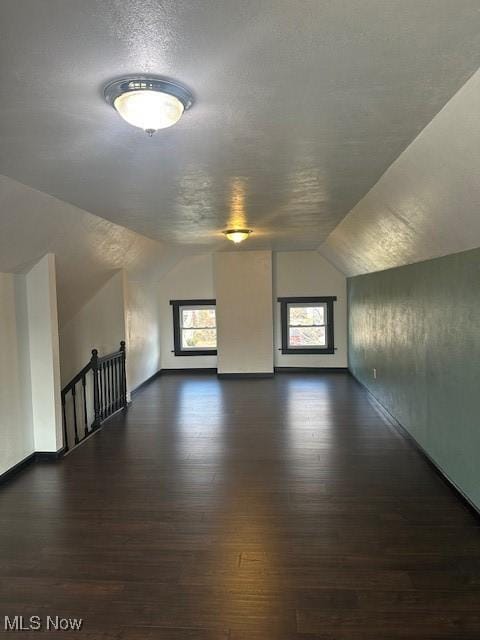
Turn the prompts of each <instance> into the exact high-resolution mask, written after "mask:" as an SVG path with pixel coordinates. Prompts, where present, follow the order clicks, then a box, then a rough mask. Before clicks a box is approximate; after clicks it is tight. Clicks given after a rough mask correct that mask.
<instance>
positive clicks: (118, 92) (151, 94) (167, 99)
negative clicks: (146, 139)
mask: <svg viewBox="0 0 480 640" xmlns="http://www.w3.org/2000/svg"><path fill="white" fill-rule="evenodd" d="M103 95H104V96H105V100H106V101H107V102H108V104H109V105H111V106H112V107H113V108H114V109H115V110H116V111H117V112H118V113H119V114H120V116H121V117H122V118H123V119H124V120H126V121H127V122H128V123H129V124H131V125H133V126H134V127H138V128H139V129H143V130H144V131H145V132H146V133H148V135H149V136H153V134H154V133H155V131H157V129H165V128H166V127H171V126H172V125H173V124H175V123H176V122H178V121H179V120H180V118H181V117H182V115H183V112H184V111H186V110H187V109H190V107H191V106H192V104H193V96H192V94H191V93H190V91H188V89H186V88H185V87H182V86H181V85H180V84H177V83H176V82H171V81H170V80H163V79H162V78H157V77H154V76H136V77H128V78H120V79H118V80H113V81H112V82H110V83H109V84H107V86H106V87H105V89H104V92H103Z"/></svg>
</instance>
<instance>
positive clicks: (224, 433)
mask: <svg viewBox="0 0 480 640" xmlns="http://www.w3.org/2000/svg"><path fill="white" fill-rule="evenodd" d="M0 514H1V523H0V577H1V582H0V629H1V627H2V626H3V616H4V615H9V616H14V615H24V616H30V615H39V616H46V615H59V616H64V617H79V618H83V620H84V622H83V629H82V631H81V632H80V633H78V632H77V633H75V632H70V633H61V632H51V633H49V634H45V635H44V636H43V637H49V638H50V637H51V638H58V639H59V638H61V637H68V638H71V637H72V636H77V637H79V638H83V639H84V640H93V639H95V640H157V639H161V640H220V639H222V640H300V639H304V640H320V639H321V640H396V639H400V638H401V639H407V638H408V639H415V640H444V639H447V638H448V639H452V640H478V638H480V527H479V520H478V519H476V518H475V517H474V516H473V515H472V514H471V513H470V512H469V511H468V510H467V509H466V508H465V507H464V505H463V504H462V503H461V502H460V501H459V500H458V499H457V498H456V496H455V495H454V494H453V492H452V491H451V490H450V489H449V488H448V487H447V486H446V485H445V484H444V483H443V481H442V480H441V479H440V478H439V477H438V476H437V475H436V474H435V472H434V471H433V470H432V469H431V467H430V466H429V465H428V464H427V463H426V462H425V461H424V460H423V459H422V458H421V457H420V455H419V454H418V453H417V452H416V451H415V450H414V449H413V448H412V447H411V445H410V444H409V443H408V442H407V441H406V440H405V439H403V438H402V436H400V435H399V434H398V433H397V432H396V430H395V429H394V428H393V427H391V426H390V425H389V424H388V423H386V422H385V420H384V419H383V418H382V416H381V415H379V414H378V413H377V411H376V409H375V407H374V406H373V405H372V404H371V403H370V401H369V399H368V396H367V394H366V392H365V391H364V390H363V389H362V388H361V387H360V386H359V385H357V383H356V382H355V381H354V380H353V379H352V378H350V377H349V376H348V375H347V374H322V375H318V374H317V375H313V374H282V375H277V376H276V377H275V378H274V379H270V380H222V381H219V380H217V378H216V377H215V376H214V375H211V374H205V375H168V376H163V377H160V378H158V379H157V380H155V381H154V382H152V383H151V384H150V385H149V386H147V387H145V388H144V389H143V390H142V391H140V392H139V393H138V394H137V395H136V396H135V397H134V402H133V404H132V406H131V408H130V409H129V411H128V413H127V415H126V417H123V416H119V417H116V418H114V419H113V420H112V421H111V422H110V423H108V424H107V425H105V427H104V429H103V430H102V431H101V432H100V433H99V434H98V435H96V436H95V437H93V438H91V439H90V440H88V441H87V442H86V443H85V444H84V445H83V446H82V447H81V448H79V449H78V450H76V451H75V452H73V453H72V454H71V455H69V456H68V457H66V458H65V459H64V460H62V461H61V462H59V463H57V464H36V465H33V466H31V467H29V468H27V469H26V470H24V471H22V472H21V473H20V474H19V475H17V476H16V477H15V478H14V479H12V480H11V481H10V482H8V483H7V484H6V485H4V486H3V487H1V488H0ZM0 637H2V638H3V637H5V638H9V637H12V638H17V639H18V638H22V640H30V639H33V638H39V637H42V636H41V635H40V634H39V633H33V632H31V633H29V632H22V633H19V632H12V631H10V632H6V633H3V635H2V633H0Z"/></svg>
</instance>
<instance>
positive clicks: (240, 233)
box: [223, 229, 252, 244]
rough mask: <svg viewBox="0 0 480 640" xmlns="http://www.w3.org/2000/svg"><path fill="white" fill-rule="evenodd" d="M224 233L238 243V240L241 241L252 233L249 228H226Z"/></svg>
mask: <svg viewBox="0 0 480 640" xmlns="http://www.w3.org/2000/svg"><path fill="white" fill-rule="evenodd" d="M223 233H224V235H225V236H226V237H227V238H228V239H229V240H231V241H232V242H234V243H235V244H238V243H239V242H243V241H244V240H246V239H247V238H248V236H249V235H250V234H251V233H252V230H251V229H227V230H226V231H224V232H223Z"/></svg>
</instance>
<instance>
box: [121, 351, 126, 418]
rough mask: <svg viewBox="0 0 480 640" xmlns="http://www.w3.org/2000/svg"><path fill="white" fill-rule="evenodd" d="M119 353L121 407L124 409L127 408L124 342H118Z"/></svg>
mask: <svg viewBox="0 0 480 640" xmlns="http://www.w3.org/2000/svg"><path fill="white" fill-rule="evenodd" d="M120 351H121V352H122V396H121V405H122V407H123V408H124V409H126V408H127V368H126V364H125V363H126V359H127V358H126V355H127V352H126V348H125V340H122V341H121V342H120Z"/></svg>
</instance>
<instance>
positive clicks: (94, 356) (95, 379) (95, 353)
mask: <svg viewBox="0 0 480 640" xmlns="http://www.w3.org/2000/svg"><path fill="white" fill-rule="evenodd" d="M90 362H91V364H92V371H93V409H94V412H95V419H94V422H93V428H94V429H98V427H99V426H100V421H101V416H100V397H99V393H98V389H99V381H98V351H97V349H92V358H91V360H90Z"/></svg>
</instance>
